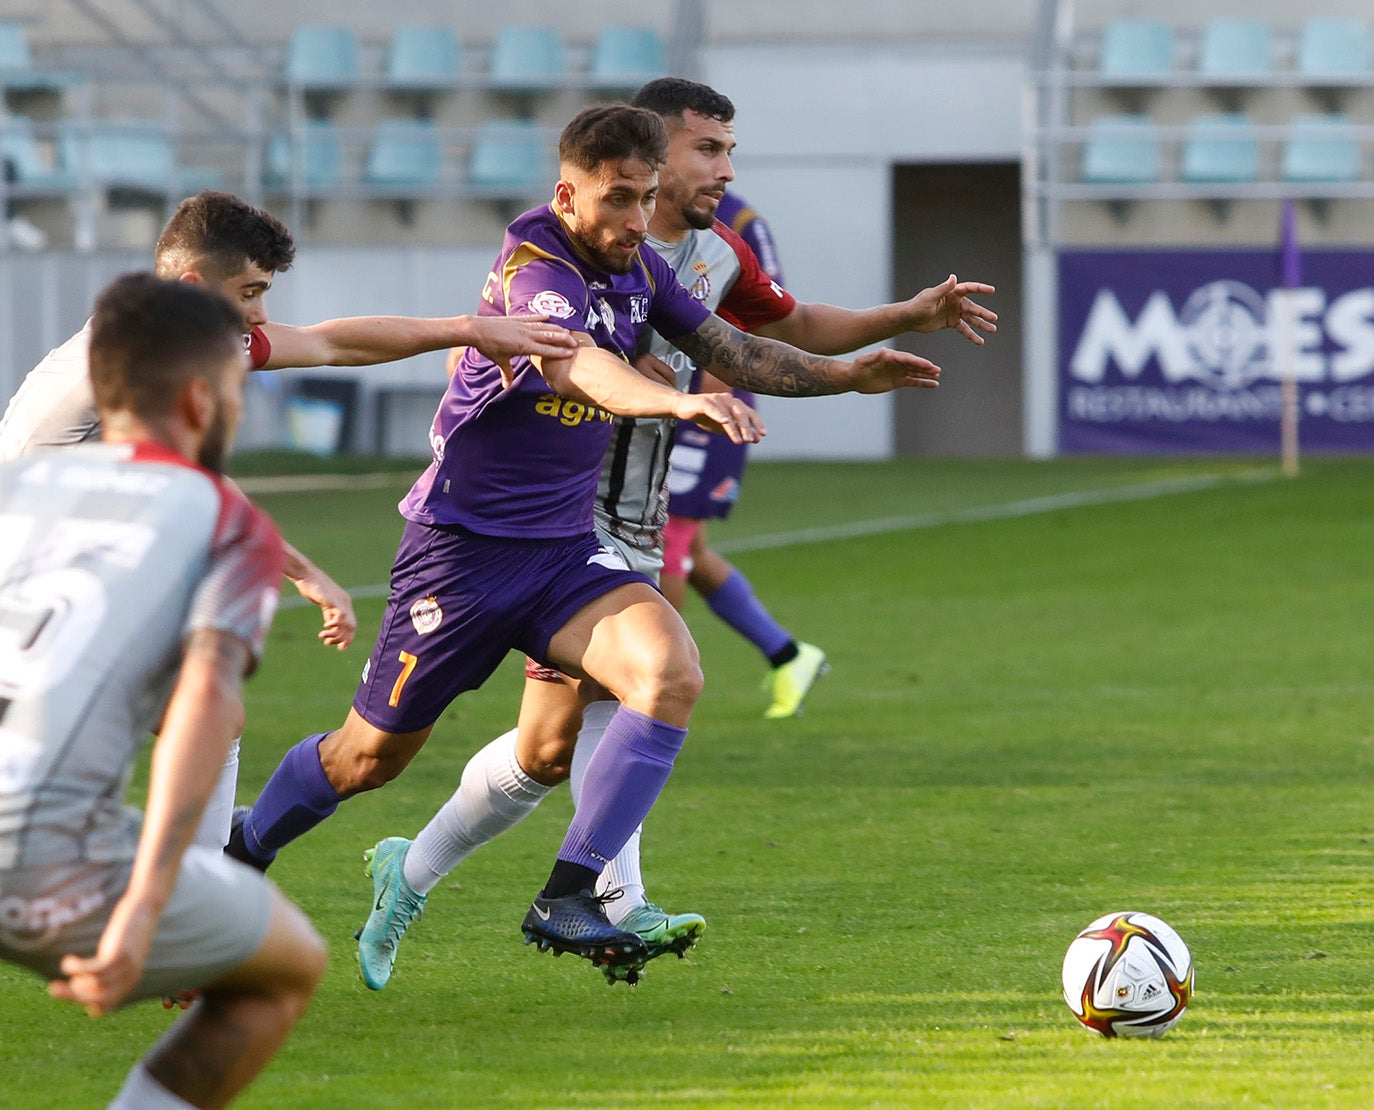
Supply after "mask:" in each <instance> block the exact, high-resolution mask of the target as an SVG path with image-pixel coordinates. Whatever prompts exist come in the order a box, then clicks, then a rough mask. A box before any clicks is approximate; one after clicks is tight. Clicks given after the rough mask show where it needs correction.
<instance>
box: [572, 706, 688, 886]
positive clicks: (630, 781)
mask: <svg viewBox="0 0 1374 1110" xmlns="http://www.w3.org/2000/svg"><path fill="white" fill-rule="evenodd" d="M686 739H687V730H686V729H685V728H677V727H676V726H674V725H667V724H664V723H663V722H662V721H656V720H655V719H654V718H653V717H646V716H645V715H644V714H643V713H638V712H636V711H635V710H633V709H626V708H625V707H624V706H623V705H622V706H621V707H620V708H619V709H618V710H616V714H615V716H614V717H612V718H611V723H610V724H609V725H608V726H607V727H606V734H605V735H604V736H603V737H602V738H601V743H600V744H599V745H598V746H597V749H596V752H595V753H594V754H593V755H592V758H591V762H590V763H588V764H587V775H586V778H585V779H583V782H582V797H581V799H580V800H579V801H578V803H577V811H576V813H574V815H573V819H572V824H571V825H569V826H568V835H567V837H566V838H565V839H564V841H563V847H561V848H560V849H559V850H558V858H559V859H560V860H564V861H566V862H568V863H576V864H580V865H582V866H583V867H588V868H591V870H593V871H595V872H596V873H597V874H598V875H599V874H600V873H601V871H602V869H603V868H604V867H605V866H606V864H608V863H609V862H610V861H611V860H613V859H615V857H616V856H618V855H619V854H620V849H621V848H623V847H625V844H626V842H627V841H628V840H629V839H630V834H631V833H633V832H634V831H635V829H637V828H638V827H639V824H640V822H641V821H643V820H644V818H645V817H647V816H648V813H649V810H650V809H652V808H653V805H654V802H655V801H657V800H658V795H659V792H660V791H661V790H662V789H663V784H664V783H666V782H667V781H668V776H669V774H671V773H672V770H673V760H674V759H676V758H677V753H678V752H680V751H681V750H682V743H683V741H684V740H686Z"/></svg>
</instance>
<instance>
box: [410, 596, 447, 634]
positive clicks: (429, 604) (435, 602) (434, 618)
mask: <svg viewBox="0 0 1374 1110" xmlns="http://www.w3.org/2000/svg"><path fill="white" fill-rule="evenodd" d="M443 619H444V611H443V610H442V609H441V608H439V599H438V598H436V597H435V596H434V595H433V594H430V595H429V596H428V597H422V598H420V600H419V601H417V602H416V603H415V604H414V605H412V606H411V607H410V623H411V624H413V625H414V626H415V631H416V632H418V633H419V634H420V635H421V636H423V635H425V634H426V633H428V632H433V631H434V630H435V629H436V628H438V627H439V625H440V623H441V622H442V621H443Z"/></svg>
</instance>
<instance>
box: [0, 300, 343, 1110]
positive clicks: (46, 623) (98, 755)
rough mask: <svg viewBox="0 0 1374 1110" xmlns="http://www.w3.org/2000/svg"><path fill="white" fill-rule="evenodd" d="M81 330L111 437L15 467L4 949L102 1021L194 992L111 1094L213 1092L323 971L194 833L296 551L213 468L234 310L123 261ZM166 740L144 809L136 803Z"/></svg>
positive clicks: (6, 556)
mask: <svg viewBox="0 0 1374 1110" xmlns="http://www.w3.org/2000/svg"><path fill="white" fill-rule="evenodd" d="M90 335H91V341H90V363H91V380H92V383H93V388H94V395H95V398H96V400H97V403H98V405H99V412H100V415H101V417H102V419H103V421H104V438H105V442H104V443H100V444H89V445H84V446H81V447H76V448H73V449H71V450H68V451H55V452H51V451H50V452H41V453H40V452H35V453H33V454H30V455H26V456H25V457H24V458H22V459H20V460H17V461H15V462H10V463H5V464H0V907H3V912H2V913H0V959H4V960H5V961H7V962H9V963H13V964H17V965H19V966H21V967H25V968H28V969H29V970H31V971H33V972H35V973H37V974H38V975H41V976H43V977H44V978H45V979H47V980H49V993H51V994H52V995H53V996H54V997H55V998H59V999H64V1000H66V1001H70V1002H75V1003H77V1004H79V1005H81V1006H83V1007H84V1008H85V1009H86V1010H87V1011H88V1012H89V1013H91V1014H92V1015H93V1016H99V1015H102V1014H106V1013H109V1012H111V1011H112V1010H115V1009H118V1008H119V1007H121V1006H123V1005H124V1004H125V1003H126V1002H130V1001H133V1000H136V999H144V998H156V997H159V996H164V995H168V994H172V993H176V992H182V991H188V990H198V991H199V992H200V993H201V1000H200V1002H199V1003H198V1004H196V1005H194V1006H193V1007H192V1008H191V1009H190V1011H189V1012H188V1013H186V1014H185V1015H183V1016H182V1017H181V1018H180V1019H179V1020H178V1023H177V1025H176V1026H175V1027H174V1028H173V1029H172V1030H171V1031H170V1032H169V1033H168V1034H167V1035H166V1036H164V1037H163V1038H162V1039H161V1040H160V1041H159V1042H158V1044H157V1045H156V1046H154V1047H153V1048H152V1049H151V1050H150V1052H149V1053H148V1054H147V1055H146V1056H145V1057H144V1058H143V1060H142V1061H140V1062H139V1063H138V1064H136V1065H135V1066H134V1068H133V1069H132V1071H130V1073H129V1076H128V1078H127V1080H126V1082H125V1084H124V1087H123V1089H122V1090H121V1091H120V1092H119V1094H118V1095H117V1096H116V1097H115V1100H114V1102H113V1103H111V1105H112V1106H115V1107H120V1108H125V1110H131V1108H137V1110H150V1108H160V1107H168V1108H170V1107H186V1106H202V1107H204V1106H223V1105H225V1104H227V1103H228V1102H229V1101H230V1100H232V1099H233V1098H234V1096H235V1095H237V1094H238V1092H239V1091H240V1090H242V1088H243V1087H244V1086H246V1085H247V1084H248V1083H249V1082H250V1081H251V1080H252V1079H253V1078H254V1077H255V1076H256V1075H257V1074H258V1072H259V1071H261V1069H262V1068H263V1067H264V1066H265V1065H266V1063H267V1061H268V1060H269V1059H271V1057H272V1055H273V1054H274V1053H275V1052H276V1050H277V1048H278V1047H279V1046H280V1044H281V1043H282V1041H283V1040H284V1039H285V1037H286V1035H287V1034H288V1033H289V1032H290V1030H291V1028H292V1026H293V1025H294V1024H295V1022H296V1020H297V1019H298V1018H299V1017H300V1015H301V1013H302V1012H303V1011H304V1010H305V1007H306V1005H307V1004H308V1002H309V1000H310V997H311V995H312V994H313V992H314V990H315V987H316V985H317V984H318V982H319V980H320V978H321V977H322V976H323V974H324V971H325V965H326V961H325V951H324V945H323V943H322V942H321V940H320V938H319V936H318V935H317V934H316V932H315V930H314V929H313V928H312V927H311V925H310V923H309V922H308V921H307V920H306V918H305V917H304V915H303V914H301V912H300V911H299V910H297V909H296V908H295V907H294V906H293V905H291V904H290V903H289V902H287V901H286V899H285V898H283V897H282V896H281V894H280V893H278V891H277V890H276V888H275V887H273V886H272V884H271V883H269V882H268V881H267V880H266V879H264V877H263V876H262V875H260V874H258V873H257V872H255V871H253V870H252V869H251V868H246V867H243V866H242V865H240V864H238V863H235V862H234V861H233V860H230V859H228V858H226V857H225V856H224V855H223V854H222V853H221V852H220V851H218V850H216V849H212V848H208V847H203V846H198V845H194V844H192V843H191V841H192V837H193V834H194V833H195V830H196V827H197V824H198V822H199V821H200V818H201V812H202V810H203V809H204V807H205V804H206V801H207V799H208V798H209V797H210V794H211V791H212V790H213V788H214V782H215V775H216V772H217V770H218V768H219V766H220V764H221V762H222V761H223V759H224V755H225V752H226V751H227V750H228V747H229V745H230V743H231V741H232V739H233V737H234V736H236V735H237V733H238V729H239V726H240V724H241V721H242V717H243V705H242V699H241V687H242V683H243V679H244V678H245V677H246V676H247V675H248V674H249V673H250V672H251V671H252V670H253V668H254V667H255V666H256V664H257V662H258V659H259V657H260V655H261V652H262V647H263V642H264V640H265V639H266V635H267V629H268V626H269V624H270V623H271V620H272V614H273V612H274V611H275V608H276V604H277V597H278V592H279V590H280V582H281V573H282V560H283V553H282V540H281V537H280V535H279V534H278V532H277V529H276V527H275V526H274V525H273V524H272V522H271V520H270V519H268V517H267V516H266V515H265V514H264V513H262V512H261V511H260V510H258V509H256V508H255V507H254V506H253V505H251V504H250V503H249V502H248V500H247V499H246V498H245V497H244V496H243V494H242V493H241V492H240V491H239V490H238V488H237V487H235V486H234V485H232V484H231V483H229V482H227V481H226V480H225V479H224V478H223V477H222V476H221V474H220V468H221V467H222V465H223V461H224V454H225V451H226V449H227V447H228V445H229V442H230V441H231V439H232V437H233V434H234V431H235V429H236V427H237V425H238V421H239V417H240V416H241V414H242V411H243V382H244V377H245V375H246V371H247V366H246V360H245V358H244V356H243V352H242V339H241V336H242V328H241V325H240V321H239V319H238V316H237V314H236V312H235V311H234V309H233V308H232V307H231V306H230V305H229V304H227V303H226V302H225V301H224V300H223V298H221V297H218V296H215V295H213V294H211V293H208V292H205V291H203V290H200V289H196V288H194V287H192V286H190V285H186V284H182V283H178V282H170V281H161V280H159V279H157V278H155V277H153V276H152V275H151V274H131V275H126V276H125V277H123V278H120V279H119V280H118V281H116V282H115V283H114V284H113V285H111V286H110V288H109V289H107V290H106V291H105V292H104V293H103V294H102V295H101V297H100V299H99V300H98V301H97V303H96V307H95V315H94V316H93V318H92V322H91V327H90ZM154 728H155V729H157V731H158V740H157V742H156V745H155V747H154V749H153V757H152V766H151V772H150V777H149V784H148V801H147V807H146V811H145V812H144V814H143V815H142V816H140V814H139V813H138V812H137V811H136V810H132V809H130V808H128V807H126V806H124V805H123V804H121V798H122V796H123V794H124V791H125V787H126V786H127V783H128V779H129V775H130V772H131V769H132V765H133V763H134V761H135V758H136V756H137V753H138V750H139V748H140V747H141V746H142V744H143V740H144V738H145V737H146V736H147V735H148V732H149V731H150V730H152V729H154Z"/></svg>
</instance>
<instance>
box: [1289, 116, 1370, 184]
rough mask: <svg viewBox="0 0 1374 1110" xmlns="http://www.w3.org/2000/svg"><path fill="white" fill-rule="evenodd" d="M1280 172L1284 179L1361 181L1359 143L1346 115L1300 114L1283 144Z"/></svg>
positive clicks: (1334, 181) (1299, 180)
mask: <svg viewBox="0 0 1374 1110" xmlns="http://www.w3.org/2000/svg"><path fill="white" fill-rule="evenodd" d="M1280 174H1281V175H1282V177H1283V180H1285V181H1294V182H1301V181H1308V182H1331V183H1341V182H1348V181H1358V180H1359V177H1360V146H1359V143H1358V142H1357V140H1356V137H1355V128H1354V125H1353V124H1352V123H1351V122H1350V120H1349V119H1347V118H1346V117H1345V116H1337V115H1330V116H1298V117H1297V118H1296V119H1294V120H1293V122H1292V125H1291V128H1290V131H1289V135H1288V139H1287V141H1286V142H1285V143H1284V145H1283V157H1282V165H1281V167H1280Z"/></svg>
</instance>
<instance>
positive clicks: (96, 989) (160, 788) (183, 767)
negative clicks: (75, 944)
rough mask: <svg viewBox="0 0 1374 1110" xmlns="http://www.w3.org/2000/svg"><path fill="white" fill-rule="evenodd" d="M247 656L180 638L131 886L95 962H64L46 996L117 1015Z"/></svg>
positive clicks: (231, 717) (237, 719) (171, 879)
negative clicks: (178, 670) (177, 665)
mask: <svg viewBox="0 0 1374 1110" xmlns="http://www.w3.org/2000/svg"><path fill="white" fill-rule="evenodd" d="M250 659H251V653H250V651H249V648H248V645H247V644H245V643H244V642H243V641H242V640H240V639H238V637H236V636H232V635H230V634H229V633H226V632H219V631H214V630H210V629H200V630H197V631H195V632H192V633H191V635H190V636H189V637H187V639H186V644H185V651H184V656H183V659H182V664H181V673H180V675H179V676H178V678H177V684H176V688H175V689H174V690H173V692H172V697H171V701H169V702H168V705H167V713H166V716H165V717H163V720H162V727H161V729H160V732H159V736H158V739H157V742H156V744H155V746H154V748H153V762H152V769H151V772H150V776H149V780H148V806H147V810H146V812H145V814H144V819H143V832H142V834H141V835H140V837H139V841H138V851H137V853H136V854H135V856H134V862H133V870H132V872H131V873H130V875H129V885H128V888H127V889H126V890H125V891H124V894H123V896H122V897H121V898H120V899H119V902H118V903H116V905H115V908H114V910H113V912H112V913H111V914H110V920H109V922H108V923H107V924H106V926H105V931H104V932H103V933H102V934H101V936H100V945H99V947H98V948H97V949H96V953H95V955H94V956H92V957H90V958H89V959H83V958H81V957H79V956H75V955H68V956H64V957H63V959H62V974H63V975H64V976H66V978H64V979H57V980H54V981H53V982H52V983H51V984H49V987H48V990H49V993H51V994H52V995H53V996H54V997H56V998H62V999H65V1000H67V1001H70V1002H77V1003H79V1004H81V1005H82V1006H84V1007H85V1008H86V1010H87V1012H88V1013H90V1014H92V1015H93V1016H98V1015H100V1014H105V1013H109V1012H110V1011H111V1010H114V1009H117V1008H118V1007H119V1005H120V1004H121V1003H122V1002H123V1001H124V999H125V998H126V997H127V996H128V994H129V992H130V991H131V990H132V989H133V988H134V986H135V985H136V984H137V983H138V981H139V979H140V978H141V977H142V974H143V968H144V965H145V963H146V962H147V959H148V951H149V949H150V948H151V947H152V943H153V937H154V936H155V935H156V933H157V926H158V922H159V920H160V919H161V917H162V911H163V909H164V908H165V906H166V905H167V899H168V897H169V896H170V895H171V892H172V888H173V886H174V885H175V884H176V879H177V874H178V872H179V871H180V869H181V857H182V855H183V854H184V853H185V851H186V847H187V845H189V844H190V843H191V841H192V839H193V838H194V836H195V832H196V827H197V825H199V823H200V817H201V813H202V812H203V811H204V809H205V803H206V801H207V800H208V799H209V797H210V793H211V791H212V789H213V788H214V785H215V780H216V778H217V777H218V776H219V771H220V767H221V766H222V765H223V763H224V757H225V756H226V755H227V754H228V752H229V742H230V741H231V740H232V739H233V738H234V737H235V736H237V735H238V734H239V731H240V727H241V725H242V722H243V703H242V688H243V676H244V674H245V673H246V672H247V669H248V664H249V661H250Z"/></svg>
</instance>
